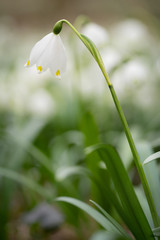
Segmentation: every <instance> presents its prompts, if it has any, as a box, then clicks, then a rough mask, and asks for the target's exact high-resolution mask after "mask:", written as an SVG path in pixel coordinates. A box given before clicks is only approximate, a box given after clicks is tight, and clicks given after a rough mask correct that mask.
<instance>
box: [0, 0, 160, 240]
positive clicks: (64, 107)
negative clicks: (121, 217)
mask: <svg viewBox="0 0 160 240" xmlns="http://www.w3.org/2000/svg"><path fill="white" fill-rule="evenodd" d="M79 15H84V16H87V17H89V18H90V20H91V22H95V23H97V24H99V25H101V26H102V27H103V28H104V29H105V31H106V35H104V41H102V42H100V45H99V46H98V47H99V49H100V51H101V53H102V56H103V58H104V60H105V64H106V68H107V71H108V72H109V74H110V77H111V79H112V80H113V83H114V84H115V87H116V90H117V93H118V95H119V97H120V101H121V103H122V106H123V109H124V111H125V114H126V116H127V120H128V122H129V125H130V127H131V130H132V133H133V135H134V138H135V139H136V140H137V144H138V143H140V144H142V143H143V144H144V146H148V145H147V144H149V147H148V149H151V151H155V150H160V137H159V136H160V124H159V122H160V114H159V91H160V77H159V75H160V57H159V55H160V54H159V53H160V40H159V37H160V31H159V29H160V2H159V1H158V0H152V1H150V0H141V1H138V0H134V1H131V0H119V1H111V0H109V1H104V0H100V1H93V0H92V1H91V0H88V1H85V0H81V1H73V0H69V1H62V0H57V1H53V0H52V1H51V0H45V1H44V0H34V1H33V0H32V1H31V0H28V1H23V0H21V1H20V0H14V1H11V0H5V1H4V0H2V1H1V2H0V166H1V169H0V174H1V177H0V228H1V229H0V239H2V240H6V239H10V240H11V239H16V240H18V239H27V240H28V239H57V240H58V239H63V240H65V239H72V238H73V239H92V235H93V233H94V232H96V231H98V230H99V228H98V226H97V225H96V224H95V223H94V222H93V221H92V220H91V219H89V221H88V219H87V217H86V216H84V215H83V213H82V212H81V211H79V210H78V209H76V208H73V207H69V206H68V205H67V206H66V205H65V204H64V205H58V206H57V205H56V208H58V209H60V211H61V212H63V214H64V215H65V219H66V220H65V221H64V223H63V224H62V225H61V227H60V230H57V231H55V229H51V230H52V231H51V232H46V231H45V228H43V227H39V225H38V223H37V222H34V224H32V226H31V227H30V225H29V224H27V223H26V222H25V221H22V218H21V217H22V215H23V214H24V213H26V212H29V211H30V210H31V209H33V208H34V207H35V206H37V205H38V204H40V203H42V202H44V201H48V202H49V203H50V205H55V203H54V204H53V202H52V200H51V199H54V198H55V197H57V196H62V195H67V196H72V197H76V198H79V199H81V200H83V201H88V199H89V198H92V199H94V200H95V201H97V202H98V203H99V204H100V205H101V206H103V207H104V208H105V209H106V210H107V211H110V212H111V213H112V214H113V216H116V214H115V211H114V210H113V209H112V206H110V205H109V203H108V202H107V197H106V195H105V194H104V191H103V190H104V189H99V186H98V187H97V186H96V183H93V181H92V179H90V178H89V177H88V175H87V172H86V171H88V170H89V171H90V172H91V173H92V174H93V176H94V178H96V179H98V181H102V182H103V183H104V182H105V183H107V184H108V186H109V185H110V180H109V176H103V168H99V169H97V163H96V164H93V159H85V156H84V148H85V147H87V146H90V145H92V144H95V143H99V142H104V143H112V144H114V145H115V146H116V148H117V149H118V150H119V152H120V155H122V156H123V157H124V163H125V166H126V168H127V169H128V171H129V173H130V176H131V178H132V180H133V182H134V184H135V185H136V186H139V180H138V178H137V175H136V171H135V168H134V164H133V161H132V160H133V159H132V157H131V153H130V151H129V148H128V144H127V141H126V139H125V136H124V134H123V132H122V126H121V124H120V122H119V119H118V116H117V113H116V111H115V108H114V106H113V102H112V99H111V97H110V94H109V91H108V89H107V87H106V85H105V82H104V79H103V77H102V75H101V73H100V71H99V70H98V67H97V66H96V64H95V63H94V61H93V60H92V58H91V57H90V56H89V55H88V52H87V51H86V50H85V48H84V47H83V46H82V45H81V44H80V43H79V40H78V39H77V38H76V37H75V36H74V34H73V33H72V32H71V31H70V30H69V29H68V28H67V27H65V28H64V31H63V32H62V38H63V42H64V45H65V48H66V52H67V57H68V69H67V72H66V73H65V74H64V76H63V77H62V79H61V80H60V81H59V80H57V79H55V78H54V77H52V76H51V75H50V73H46V74H44V75H37V74H36V73H35V69H33V71H32V70H26V69H24V68H23V65H24V63H25V62H26V61H27V59H28V57H29V52H30V50H31V48H32V46H33V45H34V44H35V42H36V41H38V40H39V39H40V38H42V37H43V36H44V35H46V34H47V33H48V32H51V31H52V27H53V25H54V23H55V22H56V21H57V20H59V19H61V18H66V19H67V20H69V21H71V22H72V23H75V24H77V26H78V28H79V29H80V30H81V31H83V30H84V29H83V27H84V26H83V24H82V22H83V21H82V22H81V20H79V22H78V21H77V17H78V16H79ZM75 20H76V22H75ZM132 33H133V35H132ZM95 41H96V38H95ZM144 149H145V147H144ZM149 151H150V150H148V155H149V153H150V152H149ZM141 154H142V155H143V151H142V152H141ZM146 154H147V153H146ZM143 157H144V158H145V156H143ZM143 157H142V158H143ZM146 157H147V156H146ZM95 159H97V156H96V157H95ZM97 162H98V159H97ZM6 169H7V170H8V172H7V171H5V170H6ZM13 172H14V173H17V174H19V175H13ZM22 176H24V177H26V178H25V179H23V177H22ZM98 176H101V177H102V178H101V179H99V177H98ZM28 179H30V180H31V182H28ZM15 180H16V181H15ZM17 182H18V184H17ZM98 183H99V184H100V183H101V182H98ZM35 184H38V185H35ZM142 199H143V197H142ZM143 200H144V199H143ZM146 212H147V210H146ZM116 217H117V219H118V216H116ZM86 222H87V224H88V225H87V227H86ZM53 228H54V227H53ZM75 229H76V230H75ZM77 229H78V230H77ZM93 239H94V240H96V239H98V240H99V238H96V236H95V237H93Z"/></svg>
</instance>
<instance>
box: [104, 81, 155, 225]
mask: <svg viewBox="0 0 160 240" xmlns="http://www.w3.org/2000/svg"><path fill="white" fill-rule="evenodd" d="M109 89H110V92H111V94H112V97H113V100H114V103H115V105H116V109H117V111H118V114H119V117H120V119H121V122H122V125H123V128H124V131H125V134H126V137H127V140H128V143H129V146H130V148H131V151H132V154H133V158H134V161H135V164H136V167H137V170H138V173H139V176H140V179H141V182H142V185H143V189H144V192H145V195H146V198H147V201H148V205H149V207H150V211H151V214H152V218H153V222H154V225H155V227H158V226H159V218H158V215H157V211H156V208H155V204H154V202H153V198H152V194H151V191H150V188H149V185H148V182H147V179H146V176H145V173H144V170H143V167H142V164H141V161H140V158H139V155H138V152H137V149H136V146H135V143H134V141H133V137H132V135H131V132H130V129H129V127H128V124H127V121H126V118H125V116H124V113H123V110H122V108H121V105H120V103H119V100H118V98H117V95H116V93H115V90H114V88H113V85H110V86H109Z"/></svg>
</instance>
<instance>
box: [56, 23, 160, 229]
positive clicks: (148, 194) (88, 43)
mask: <svg viewBox="0 0 160 240" xmlns="http://www.w3.org/2000/svg"><path fill="white" fill-rule="evenodd" d="M62 23H66V24H67V25H68V26H69V27H70V28H71V29H72V30H73V31H74V32H75V33H76V35H77V36H78V37H79V38H80V40H81V41H82V42H83V43H84V44H85V46H86V47H87V48H88V50H89V51H90V52H91V54H92V55H93V57H94V58H95V60H96V62H97V63H98V65H99V67H100V69H101V71H102V73H103V75H104V77H105V80H106V82H107V84H108V87H109V89H110V92H111V95H112V98H113V101H114V103H115V106H116V109H117V112H118V114H119V117H120V120H121V123H122V125H123V128H124V131H125V134H126V137H127V140H128V143H129V146H130V149H131V151H132V155H133V158H134V161H135V164H136V167H137V170H138V173H139V176H140V179H141V182H142V186H143V189H144V192H145V195H146V198H147V201H148V205H149V208H150V211H151V215H152V218H153V222H154V225H155V227H158V226H160V221H159V217H158V215H157V211H156V207H155V204H154V201H153V198H152V194H151V191H150V188H149V185H148V182H147V179H146V176H145V173H144V170H143V167H142V164H141V161H140V158H139V155H138V152H137V149H136V146H135V143H134V141H133V137H132V134H131V132H130V129H129V127H128V124H127V121H126V118H125V116H124V113H123V110H122V108H121V105H120V103H119V100H118V97H117V95H116V92H115V90H114V87H113V85H112V83H111V81H110V79H109V76H108V74H107V72H106V69H105V66H104V63H103V60H102V58H101V56H100V53H99V51H98V49H97V48H96V46H95V45H94V43H93V42H92V41H91V40H90V39H88V38H87V37H86V36H84V35H82V34H80V33H79V32H78V31H77V30H76V28H75V27H74V26H73V25H72V24H71V23H70V22H68V21H67V20H65V19H62V20H60V21H58V22H57V23H56V25H55V26H60V27H59V30H58V31H57V33H56V34H58V33H59V32H60V31H61V29H62ZM53 31H54V29H53Z"/></svg>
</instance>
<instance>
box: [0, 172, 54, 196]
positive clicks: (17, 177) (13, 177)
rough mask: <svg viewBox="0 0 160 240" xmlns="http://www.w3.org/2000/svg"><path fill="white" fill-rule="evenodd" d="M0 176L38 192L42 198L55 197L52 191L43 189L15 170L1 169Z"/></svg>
mask: <svg viewBox="0 0 160 240" xmlns="http://www.w3.org/2000/svg"><path fill="white" fill-rule="evenodd" d="M0 175H1V176H4V177H7V178H9V179H11V180H13V181H16V182H18V183H20V184H22V185H24V186H26V187H28V188H30V189H31V190H33V191H35V192H37V193H38V194H40V195H41V196H43V197H45V198H51V197H53V194H52V193H51V192H50V191H48V190H47V189H45V188H43V187H41V186H40V185H39V184H37V183H36V182H34V181H33V180H31V179H30V178H27V177H25V176H23V175H21V174H19V173H17V172H15V171H13V170H10V169H6V168H2V167H0Z"/></svg>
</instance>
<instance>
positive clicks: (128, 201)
mask: <svg viewBox="0 0 160 240" xmlns="http://www.w3.org/2000/svg"><path fill="white" fill-rule="evenodd" d="M95 151H96V152H98V154H99V156H100V157H101V159H102V160H103V161H104V162H105V164H106V166H107V168H108V171H109V173H110V176H111V178H112V180H113V183H114V185H115V189H116V191H117V193H118V195H119V198H120V200H121V204H122V206H123V209H124V211H125V212H126V214H127V217H128V222H126V224H127V225H128V227H129V228H130V230H131V231H132V233H133V235H134V236H135V237H136V239H137V240H138V239H139V240H142V239H154V238H153V236H152V235H153V234H152V230H151V228H150V226H149V223H148V221H147V218H146V216H145V214H144V212H143V210H142V207H141V205H140V203H139V201H138V199H137V196H136V194H135V192H134V189H133V186H132V183H131V181H130V179H129V177H128V173H127V171H126V169H125V167H124V165H123V162H122V160H121V159H120V157H119V155H118V153H117V152H116V150H115V149H114V148H113V147H112V146H110V145H104V144H98V145H95V146H91V147H88V148H87V149H86V153H88V154H91V153H92V152H95Z"/></svg>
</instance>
